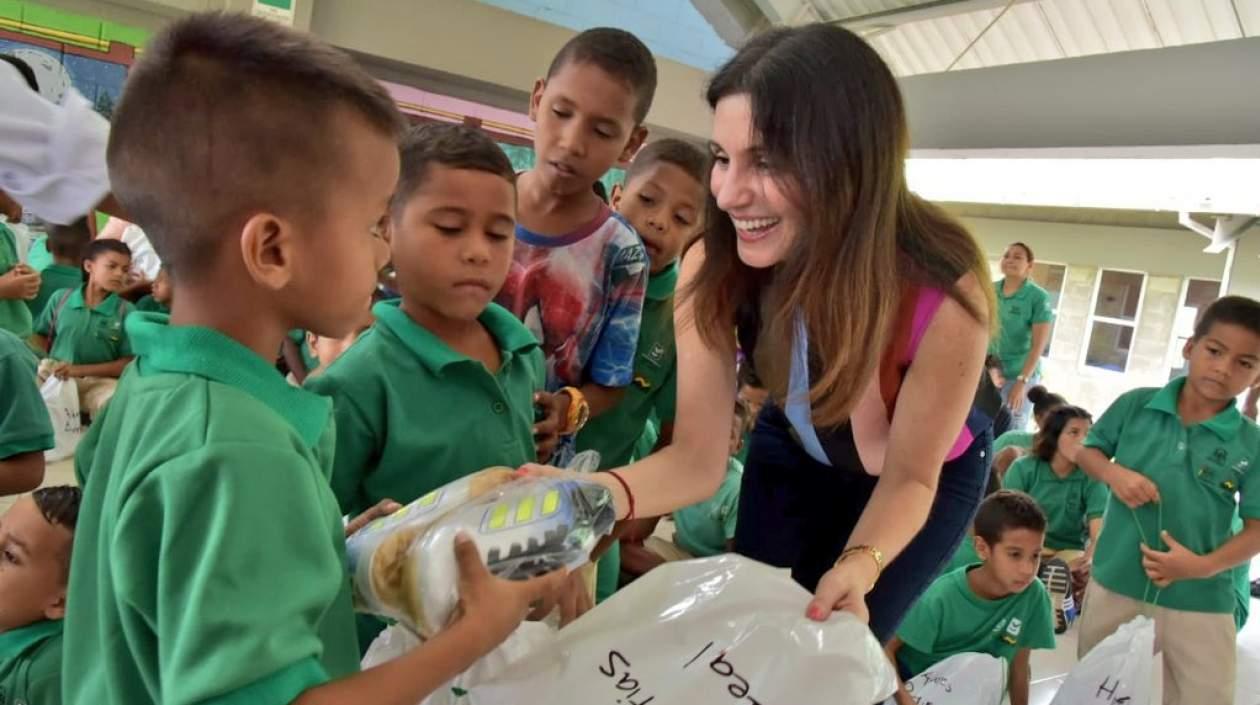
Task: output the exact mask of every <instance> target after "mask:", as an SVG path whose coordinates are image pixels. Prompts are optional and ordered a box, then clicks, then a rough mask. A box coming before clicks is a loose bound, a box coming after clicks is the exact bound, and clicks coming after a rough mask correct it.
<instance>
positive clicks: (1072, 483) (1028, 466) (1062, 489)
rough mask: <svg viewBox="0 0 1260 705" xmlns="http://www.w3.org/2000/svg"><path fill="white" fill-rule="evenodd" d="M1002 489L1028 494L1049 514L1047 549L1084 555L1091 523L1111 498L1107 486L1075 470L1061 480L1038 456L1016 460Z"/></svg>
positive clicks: (1004, 480)
mask: <svg viewBox="0 0 1260 705" xmlns="http://www.w3.org/2000/svg"><path fill="white" fill-rule="evenodd" d="M1002 489H1006V490H1019V491H1020V492H1024V493H1027V494H1028V495H1030V496H1031V497H1032V498H1033V499H1035V500H1037V504H1039V505H1041V509H1042V510H1043V511H1044V512H1045V513H1046V520H1047V523H1046V548H1048V549H1051V550H1053V551H1067V550H1075V551H1083V550H1085V539H1086V538H1087V537H1088V536H1089V524H1088V522H1089V521H1090V520H1091V519H1101V518H1102V515H1103V511H1104V510H1105V509H1106V508H1107V497H1108V496H1109V495H1110V494H1111V493H1110V492H1109V491H1108V489H1107V486H1106V485H1105V484H1103V483H1101V482H1099V481H1098V480H1095V479H1094V478H1092V477H1090V476H1089V475H1086V474H1085V471H1084V470H1081V469H1080V468H1072V472H1071V473H1069V474H1068V476H1067V477H1059V476H1058V475H1057V474H1055V472H1054V468H1052V467H1050V463H1047V462H1046V461H1044V460H1042V459H1041V458H1038V457H1035V456H1031V455H1028V456H1025V457H1023V458H1020V459H1019V460H1016V461H1015V463H1014V464H1013V465H1011V468H1010V469H1009V470H1007V471H1006V477H1004V478H1002Z"/></svg>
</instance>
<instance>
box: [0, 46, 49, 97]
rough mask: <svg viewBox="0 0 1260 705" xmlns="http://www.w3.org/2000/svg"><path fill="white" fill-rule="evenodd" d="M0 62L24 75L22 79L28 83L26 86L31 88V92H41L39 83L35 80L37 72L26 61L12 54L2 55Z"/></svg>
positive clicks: (0, 55)
mask: <svg viewBox="0 0 1260 705" xmlns="http://www.w3.org/2000/svg"><path fill="white" fill-rule="evenodd" d="M0 61H4V62H7V63H9V64H10V65H12V66H13V68H15V69H17V71H18V73H20V74H22V79H23V80H25V81H26V85H27V86H30V88H31V90H33V91H35V92H36V93H38V92H39V81H37V80H35V71H34V69H32V68H31V65H30V64H28V63H26V61H25V60H23V59H19V58H18V57H16V56H13V55H11V54H0Z"/></svg>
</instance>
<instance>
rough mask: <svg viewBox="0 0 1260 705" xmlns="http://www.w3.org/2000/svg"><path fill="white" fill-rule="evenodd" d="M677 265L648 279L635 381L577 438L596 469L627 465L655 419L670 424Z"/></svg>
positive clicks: (673, 392)
mask: <svg viewBox="0 0 1260 705" xmlns="http://www.w3.org/2000/svg"><path fill="white" fill-rule="evenodd" d="M677 283H678V263H677V262H675V263H673V264H671V265H670V266H669V267H668V268H667V269H665V270H662V271H661V272H660V273H658V274H654V275H652V278H651V279H649V280H648V288H647V295H646V297H645V298H644V301H643V319H642V324H641V326H640V328H639V346H638V348H637V349H636V352H635V357H634V378H633V380H632V381H631V382H630V385H629V386H628V387H626V391H625V394H624V395H623V396H622V398H621V402H620V403H618V404H617V406H615V407H613V408H612V409H609V410H608V411H606V412H604V413H603V414H601V415H599V416H597V417H595V418H593V419H591V421H590V423H588V424H587V425H586V428H584V429H582V432H581V433H579V434H578V437H577V450H578V452H579V453H580V452H582V451H584V450H596V451H598V452H599V454H600V468H601V469H606V468H617V467H621V466H623V465H626V464H627V463H629V462H630V459H631V457H632V456H633V455H634V449H635V445H636V443H637V442H638V440H639V435H640V433H639V432H640V431H641V430H642V429H643V428H644V425H645V424H646V423H647V421H648V418H650V417H651V416H653V415H655V417H656V418H657V419H658V420H659V421H660V422H661V423H673V422H674V413H675V411H674V410H675V405H676V403H677V402H676V397H677V394H678V391H677V389H678V375H677V368H678V356H677V353H676V350H675V346H674V287H675V285H677Z"/></svg>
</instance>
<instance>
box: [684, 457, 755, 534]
mask: <svg viewBox="0 0 1260 705" xmlns="http://www.w3.org/2000/svg"><path fill="white" fill-rule="evenodd" d="M743 479H744V464H743V463H741V462H739V461H738V460H736V459H735V458H730V459H728V460H727V461H726V477H724V478H722V484H721V485H720V486H719V487H718V491H717V492H716V493H714V495H713V496H712V497H710V498H708V499H706V500H705V501H703V502H698V503H696V504H693V505H691V506H689V507H683V508H682V509H679V510H678V511H676V512H674V526H675V527H676V529H677V533H676V535H675V537H674V540H675V541H676V542H677V543H678V545H679V546H681V547H682V549H683V550H684V551H686V552H688V553H690V554H691V555H693V556H695V557H696V558H707V557H709V556H716V555H719V554H722V553H726V542H727V541H730V540H732V539H734V538H735V526H736V519H738V517H739V488H740V483H741V482H742V481H743Z"/></svg>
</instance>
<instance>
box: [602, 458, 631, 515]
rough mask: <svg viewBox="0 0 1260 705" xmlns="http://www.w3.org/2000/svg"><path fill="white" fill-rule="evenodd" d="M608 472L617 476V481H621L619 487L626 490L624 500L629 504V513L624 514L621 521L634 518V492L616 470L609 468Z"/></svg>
mask: <svg viewBox="0 0 1260 705" xmlns="http://www.w3.org/2000/svg"><path fill="white" fill-rule="evenodd" d="M608 474H609V475H612V476H613V477H615V478H617V482H620V483H621V488H622V489H623V490H625V491H626V500H627V501H628V502H629V504H630V513H628V514H626V518H625V519H623V520H622V521H630V520H631V519H633V518H634V493H633V492H631V491H630V485H629V484H627V483H626V479H625V478H624V477H622V476H621V475H620V474H619V473H618V472H617V471H616V470H609V471H608Z"/></svg>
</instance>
